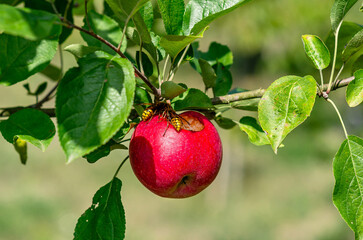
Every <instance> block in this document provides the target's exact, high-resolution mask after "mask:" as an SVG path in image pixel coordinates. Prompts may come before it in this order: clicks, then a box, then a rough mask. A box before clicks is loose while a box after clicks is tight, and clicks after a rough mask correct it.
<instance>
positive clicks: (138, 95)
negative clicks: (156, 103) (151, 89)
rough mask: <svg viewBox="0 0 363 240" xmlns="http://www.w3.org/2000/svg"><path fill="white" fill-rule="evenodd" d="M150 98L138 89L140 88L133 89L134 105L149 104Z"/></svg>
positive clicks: (142, 90)
mask: <svg viewBox="0 0 363 240" xmlns="http://www.w3.org/2000/svg"><path fill="white" fill-rule="evenodd" d="M151 102H152V100H151V97H150V94H149V93H148V92H147V91H146V90H144V89H142V88H140V87H136V89H135V99H134V104H144V103H151Z"/></svg>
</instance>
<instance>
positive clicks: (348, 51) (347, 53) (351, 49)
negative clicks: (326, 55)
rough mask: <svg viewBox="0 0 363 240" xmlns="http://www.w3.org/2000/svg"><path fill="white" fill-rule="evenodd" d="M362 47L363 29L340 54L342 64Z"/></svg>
mask: <svg viewBox="0 0 363 240" xmlns="http://www.w3.org/2000/svg"><path fill="white" fill-rule="evenodd" d="M362 47H363V29H362V30H360V31H359V32H358V33H356V34H355V35H354V36H353V38H352V39H351V40H350V41H349V42H348V44H347V45H346V47H345V49H344V50H343V53H342V58H343V62H346V61H347V60H348V59H349V58H350V57H351V56H353V55H354V54H355V53H356V52H359V51H360V50H361V49H362Z"/></svg>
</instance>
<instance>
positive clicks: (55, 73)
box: [40, 64, 62, 81]
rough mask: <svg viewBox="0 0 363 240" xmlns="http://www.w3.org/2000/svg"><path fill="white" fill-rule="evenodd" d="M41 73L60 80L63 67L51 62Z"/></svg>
mask: <svg viewBox="0 0 363 240" xmlns="http://www.w3.org/2000/svg"><path fill="white" fill-rule="evenodd" d="M40 73H41V74H43V75H44V76H46V77H48V78H49V79H51V80H54V81H58V80H59V79H60V77H61V75H62V71H61V69H60V68H58V67H56V66H54V65H53V64H49V65H48V66H47V67H46V68H44V70H43V71H41V72H40Z"/></svg>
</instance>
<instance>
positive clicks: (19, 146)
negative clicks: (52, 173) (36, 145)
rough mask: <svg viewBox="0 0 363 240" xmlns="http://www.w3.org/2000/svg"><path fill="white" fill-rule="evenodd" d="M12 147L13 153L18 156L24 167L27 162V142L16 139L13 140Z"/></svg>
mask: <svg viewBox="0 0 363 240" xmlns="http://www.w3.org/2000/svg"><path fill="white" fill-rule="evenodd" d="M13 145H14V148H15V151H16V152H17V153H18V154H19V157H20V162H21V163H22V164H24V165H25V164H26V161H27V160H28V149H27V148H28V147H27V142H26V141H24V140H22V139H20V138H17V137H16V138H15V139H14V143H13Z"/></svg>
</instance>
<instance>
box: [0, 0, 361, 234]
mask: <svg viewBox="0 0 363 240" xmlns="http://www.w3.org/2000/svg"><path fill="white" fill-rule="evenodd" d="M95 2H96V7H97V9H98V10H102V1H98V0H95ZM332 3H333V1H332V0H319V1H316V0H294V1H289V0H279V1H277V0H270V1H266V0H254V1H252V2H251V3H249V4H247V5H245V6H243V7H241V8H239V9H237V10H235V11H234V12H232V13H230V14H229V15H227V16H225V17H222V18H220V19H219V20H217V21H216V22H214V23H213V24H212V25H211V26H210V28H209V30H208V31H207V32H206V33H205V37H204V38H203V39H202V40H201V41H200V46H201V48H202V49H203V50H204V51H206V50H207V49H208V46H209V44H210V43H211V42H212V41H217V42H219V43H221V44H225V45H228V46H229V47H230V49H231V50H232V52H233V54H234V65H233V66H232V69H231V70H232V73H233V78H234V87H242V88H246V89H257V88H266V87H268V86H269V84H271V83H272V82H273V81H274V80H275V79H277V78H279V77H281V76H284V75H287V74H294V75H301V76H303V75H307V74H310V75H313V76H315V77H318V72H317V71H315V70H314V69H313V68H312V66H311V65H310V63H309V62H308V60H307V58H306V57H305V56H304V51H303V48H302V42H301V40H300V37H301V35H303V34H316V35H319V36H321V37H322V38H323V39H324V38H325V37H326V36H327V35H328V32H329V28H330V20H329V12H330V7H331V5H332ZM347 19H348V20H352V21H355V22H359V20H360V21H361V20H362V19H361V18H360V19H359V11H358V6H355V7H353V8H352V10H351V13H350V14H349V15H348V17H347ZM76 20H77V23H78V24H80V25H81V19H80V18H78V19H76ZM361 23H362V22H361ZM80 42H83V41H82V39H81V37H80V35H79V33H78V32H76V31H74V33H73V35H72V37H71V38H70V39H69V40H68V41H66V43H65V44H63V47H65V46H67V45H69V44H71V43H80ZM64 57H65V66H66V68H69V67H71V66H75V65H76V62H75V60H74V59H73V57H72V56H71V55H70V54H69V53H64ZM58 59H59V57H58V56H56V57H55V60H54V63H55V64H58V65H59V61H58ZM3 60H4V59H1V61H3ZM325 74H327V75H328V74H329V72H325ZM343 74H344V75H343V76H349V72H346V73H343ZM317 79H318V78H317ZM43 81H44V78H43V77H42V76H41V75H35V76H33V77H31V78H30V79H29V80H27V82H29V84H30V86H31V87H33V88H35V87H36V86H37V85H38V84H39V83H41V82H43ZM175 81H177V82H184V83H187V84H188V86H189V87H202V79H201V77H200V76H199V74H198V73H197V72H195V71H194V70H192V68H191V67H190V66H189V65H188V64H185V66H183V67H182V68H181V70H180V71H179V72H178V74H177V75H176V78H175ZM23 83H25V82H22V83H19V84H16V85H14V86H11V87H4V86H0V107H6V106H7V107H8V106H20V105H23V106H24V105H28V104H29V103H32V102H34V101H35V100H34V98H33V97H30V96H26V92H25V90H24V89H23V87H22V85H23ZM49 85H52V83H51V82H49ZM332 95H333V96H332V98H333V100H335V101H336V103H337V105H338V107H339V108H340V110H341V112H342V115H343V118H344V120H345V123H346V125H347V129H348V132H349V133H350V134H354V135H358V136H363V127H362V117H363V111H362V108H361V107H357V108H355V109H349V107H348V106H347V104H346V103H345V101H344V89H341V90H338V91H335V92H334V94H332ZM53 104H54V102H49V103H48V104H47V106H49V107H51V106H53ZM229 116H230V117H231V118H233V119H235V120H239V119H240V118H241V117H242V116H256V114H255V113H254V112H247V111H232V112H230V113H229ZM218 130H219V132H220V135H221V138H222V141H223V149H224V158H223V164H222V167H221V170H220V174H219V175H218V177H217V179H216V180H215V181H214V182H213V184H212V185H211V186H210V187H209V188H207V189H206V190H205V191H203V192H202V193H200V194H199V195H197V196H195V197H192V198H188V199H180V200H175V199H165V198H160V197H158V196H156V195H154V194H152V193H151V192H149V191H148V190H147V189H145V188H144V187H143V186H142V185H141V184H140V183H139V182H138V181H137V179H136V177H135V176H134V175H133V173H132V170H131V167H130V165H129V163H127V164H125V165H124V167H123V168H122V169H121V171H120V173H119V175H118V176H119V178H120V179H121V180H122V182H123V187H122V191H121V195H122V202H123V205H124V208H125V212H126V239H127V240H134V239H135V240H138V239H140V240H144V239H148V240H182V239H183V240H185V239H189V240H201V239H203V240H225V239H231V240H232V239H233V240H234V239H236V240H237V239H238V240H250V239H271V240H291V239H294V240H300V239H301V240H309V239H314V240H335V239H336V240H345V239H347V240H348V239H353V238H354V236H353V234H352V233H351V231H350V229H349V228H348V226H347V225H346V224H345V223H344V221H343V220H342V219H341V217H340V215H339V214H338V211H337V210H336V209H335V207H334V205H333V203H332V191H333V187H334V178H333V173H332V159H333V157H334V155H335V153H336V152H337V150H338V148H339V146H340V144H341V142H342V141H343V140H344V134H343V130H342V128H341V126H340V123H339V120H338V117H337V116H336V114H335V112H334V110H333V109H332V107H331V106H330V105H329V104H328V103H326V102H325V101H324V100H322V99H317V100H316V106H315V107H314V110H313V112H312V116H311V117H310V118H308V120H307V121H306V122H305V123H303V124H302V125H301V126H300V127H298V128H297V129H296V130H294V131H293V132H292V133H291V134H290V135H289V136H288V137H287V138H286V139H285V141H284V144H285V147H284V148H282V149H280V151H279V153H278V155H275V154H274V153H273V152H272V150H271V149H270V147H268V146H264V147H257V146H254V145H252V144H251V143H249V142H248V138H247V135H246V134H245V133H243V132H241V131H240V130H239V129H238V128H237V127H235V128H234V129H233V130H228V131H227V130H223V129H218ZM28 146H29V147H28V151H29V153H28V155H29V159H28V163H27V165H26V166H23V165H21V164H20V161H19V159H18V155H17V153H16V152H15V151H14V149H13V147H12V146H11V145H10V144H9V143H7V142H6V141H5V140H4V139H3V138H2V137H0V239H1V240H49V239H51V240H65V239H72V237H73V230H74V226H75V224H76V222H77V219H78V217H79V216H80V215H81V214H82V213H83V212H84V211H85V210H86V209H87V208H88V207H89V206H90V205H91V200H92V197H93V194H94V193H95V192H96V191H97V190H98V189H99V188H100V187H101V186H103V185H104V184H106V183H107V182H108V181H109V180H110V179H111V177H112V176H113V174H114V172H115V170H116V168H117V167H118V165H119V164H120V161H122V159H123V158H124V157H125V156H126V155H127V152H126V151H122V150H115V151H113V152H112V153H111V154H110V156H108V157H107V158H105V159H102V160H100V161H99V162H97V163H95V164H89V163H87V162H86V161H85V160H84V159H79V160H77V161H74V162H73V163H71V164H66V163H65V155H64V153H63V152H62V149H61V147H60V145H59V142H58V139H57V136H56V137H55V138H54V140H53V142H52V143H51V145H50V146H49V148H48V149H47V150H46V152H45V153H42V152H41V151H40V150H39V149H37V148H35V147H33V146H31V145H28Z"/></svg>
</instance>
